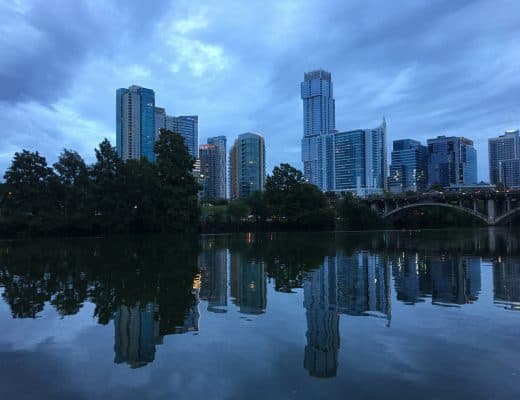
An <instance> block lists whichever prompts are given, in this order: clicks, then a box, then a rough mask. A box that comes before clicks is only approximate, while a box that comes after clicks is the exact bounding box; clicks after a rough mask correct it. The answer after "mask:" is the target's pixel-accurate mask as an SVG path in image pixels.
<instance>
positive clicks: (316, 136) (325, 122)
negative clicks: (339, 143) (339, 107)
mask: <svg viewBox="0 0 520 400" xmlns="http://www.w3.org/2000/svg"><path fill="white" fill-rule="evenodd" d="M301 98H302V100H303V139H302V161H303V173H304V177H305V179H306V180H307V181H308V182H310V183H312V184H314V185H316V186H318V187H320V188H321V187H322V186H323V184H322V181H321V179H322V175H321V173H320V171H321V169H322V166H321V165H320V159H319V152H320V145H321V141H320V136H321V135H323V134H326V133H329V132H331V131H332V130H334V128H335V126H336V118H335V104H334V94H333V89H332V80H331V75H330V72H326V71H324V70H316V71H311V72H307V73H305V74H304V81H303V82H302V83H301Z"/></svg>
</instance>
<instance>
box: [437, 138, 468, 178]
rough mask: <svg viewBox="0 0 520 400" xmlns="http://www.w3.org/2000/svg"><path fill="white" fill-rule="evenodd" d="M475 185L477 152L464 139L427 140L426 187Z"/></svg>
mask: <svg viewBox="0 0 520 400" xmlns="http://www.w3.org/2000/svg"><path fill="white" fill-rule="evenodd" d="M475 183H477V151H476V150H475V148H474V147H473V141H471V140H469V139H466V138H464V137H454V136H450V137H446V136H438V137H437V138H435V139H428V185H434V184H438V185H442V186H450V185H471V184H475Z"/></svg>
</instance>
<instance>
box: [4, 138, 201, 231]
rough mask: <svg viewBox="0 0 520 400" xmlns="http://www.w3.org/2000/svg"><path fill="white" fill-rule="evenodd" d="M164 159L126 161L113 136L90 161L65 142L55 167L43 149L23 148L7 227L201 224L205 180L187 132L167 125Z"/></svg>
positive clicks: (10, 174)
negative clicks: (199, 176) (198, 175)
mask: <svg viewBox="0 0 520 400" xmlns="http://www.w3.org/2000/svg"><path fill="white" fill-rule="evenodd" d="M154 150H155V153H156V155H157V162H156V163H155V164H153V163H150V162H149V161H147V160H146V159H141V160H128V161H126V162H123V161H122V160H121V159H120V158H119V156H118V154H117V152H116V149H115V148H114V147H112V145H111V144H110V142H109V141H108V140H107V139H105V140H103V142H101V143H100V144H99V148H98V149H96V150H95V152H96V162H95V163H94V164H93V165H92V166H91V167H88V166H87V165H86V164H85V162H84V161H83V159H82V158H81V157H80V156H79V154H78V153H76V152H74V151H71V150H63V152H62V154H61V155H60V157H59V159H58V161H57V162H56V163H55V164H54V169H53V168H51V167H48V166H47V162H46V160H45V158H44V157H42V156H40V155H39V154H38V153H37V152H36V153H32V152H29V151H27V150H23V151H22V152H21V153H16V154H15V157H14V159H13V163H12V165H11V167H10V168H9V169H8V170H7V172H6V173H5V177H4V178H5V184H4V185H2V191H3V195H2V196H1V197H0V201H1V204H0V206H1V209H2V213H1V218H2V225H1V227H2V229H3V230H4V232H3V233H7V234H13V233H19V232H34V233H95V232H153V231H163V232H171V231H185V230H194V229H197V228H198V223H199V213H200V210H199V206H198V199H197V193H198V190H199V186H198V184H197V182H196V180H195V178H194V176H193V175H192V170H193V161H194V160H193V158H192V157H191V156H190V154H189V153H188V150H187V148H186V146H185V145H184V140H183V138H182V137H181V136H180V135H178V134H176V133H173V132H169V131H162V132H161V135H160V138H159V140H158V141H157V143H156V145H155V149H154Z"/></svg>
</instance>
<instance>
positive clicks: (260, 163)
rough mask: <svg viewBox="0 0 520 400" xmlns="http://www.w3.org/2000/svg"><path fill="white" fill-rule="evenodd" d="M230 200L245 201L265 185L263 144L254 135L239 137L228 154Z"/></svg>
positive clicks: (259, 138) (260, 138)
mask: <svg viewBox="0 0 520 400" xmlns="http://www.w3.org/2000/svg"><path fill="white" fill-rule="evenodd" d="M229 180H230V193H231V199H233V200H235V199H239V198H240V199H246V198H248V197H249V195H250V194H251V193H253V192H255V191H258V190H264V184H265V143H264V138H263V137H262V136H260V135H257V134H255V133H243V134H242V135H240V136H239V137H238V138H237V140H235V143H234V144H233V147H231V150H230V152H229Z"/></svg>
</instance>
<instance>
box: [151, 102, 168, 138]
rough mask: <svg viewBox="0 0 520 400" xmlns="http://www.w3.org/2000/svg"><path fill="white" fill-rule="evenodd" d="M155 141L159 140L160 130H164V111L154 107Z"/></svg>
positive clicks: (165, 116) (165, 117)
mask: <svg viewBox="0 0 520 400" xmlns="http://www.w3.org/2000/svg"><path fill="white" fill-rule="evenodd" d="M154 115H155V140H158V139H159V135H160V133H161V129H166V119H167V118H168V116H167V115H166V110H165V109H164V108H162V107H155V113H154Z"/></svg>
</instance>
